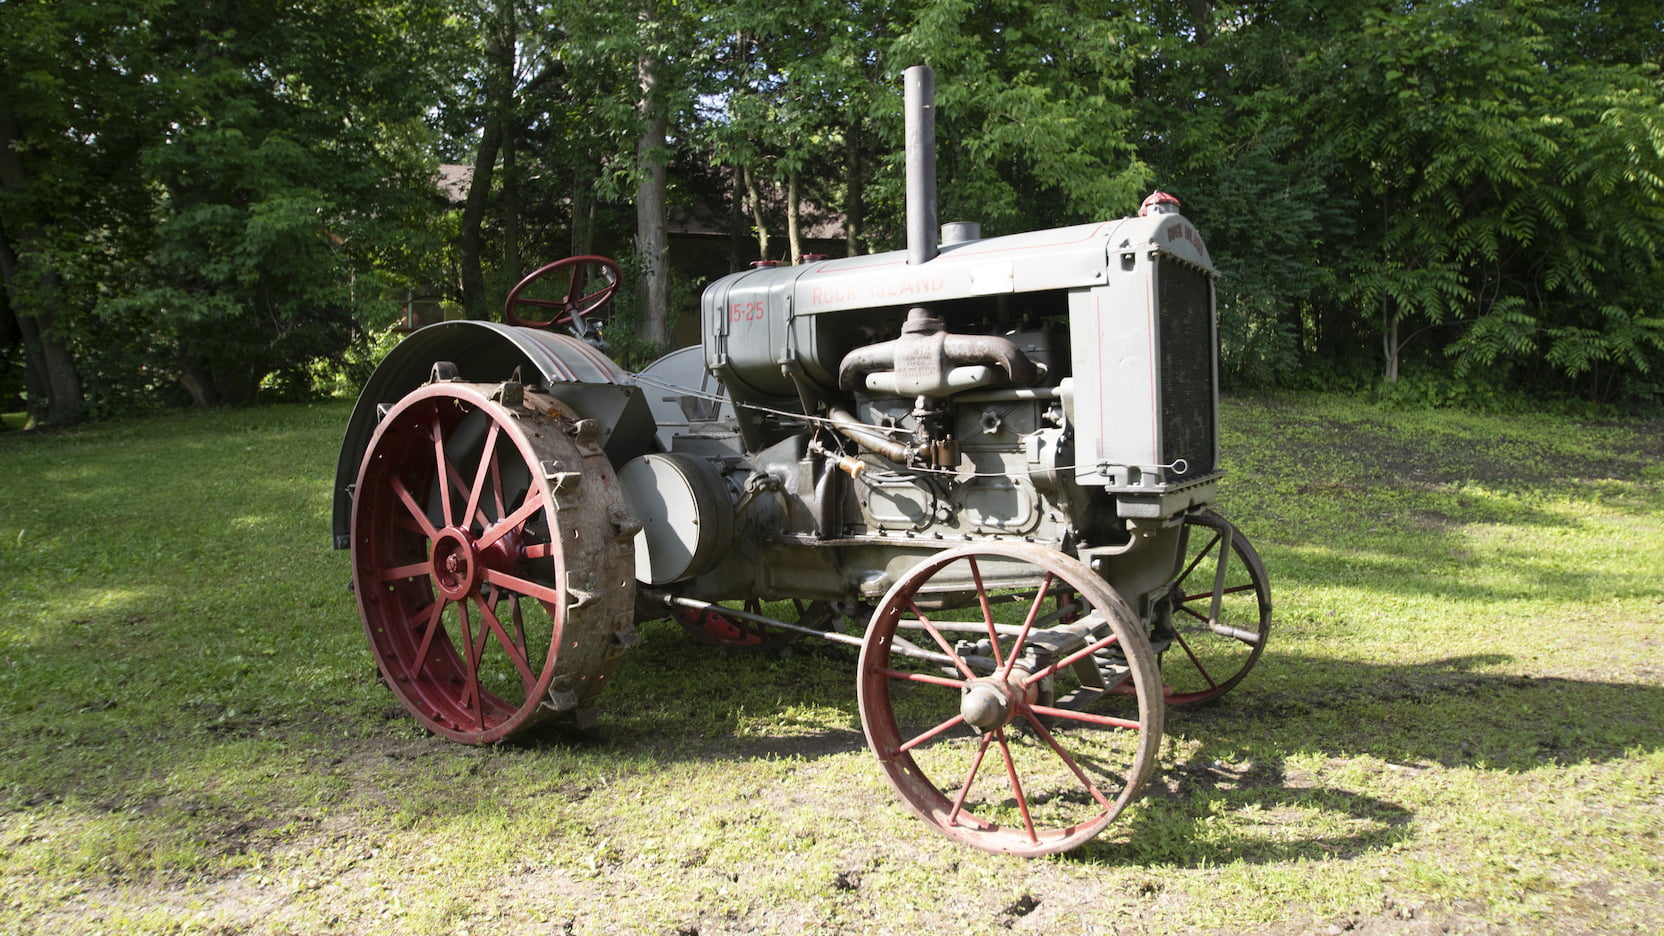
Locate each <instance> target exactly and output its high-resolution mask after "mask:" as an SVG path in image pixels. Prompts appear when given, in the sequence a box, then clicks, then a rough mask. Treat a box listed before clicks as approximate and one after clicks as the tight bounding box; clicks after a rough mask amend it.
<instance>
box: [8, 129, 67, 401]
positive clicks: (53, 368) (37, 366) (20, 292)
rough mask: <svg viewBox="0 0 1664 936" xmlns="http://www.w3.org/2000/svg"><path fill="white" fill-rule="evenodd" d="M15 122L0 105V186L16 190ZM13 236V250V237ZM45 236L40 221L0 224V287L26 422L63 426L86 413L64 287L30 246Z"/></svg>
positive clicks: (20, 186) (21, 177)
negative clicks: (18, 340) (66, 326)
mask: <svg viewBox="0 0 1664 936" xmlns="http://www.w3.org/2000/svg"><path fill="white" fill-rule="evenodd" d="M18 137H19V133H18V128H17V122H16V120H15V118H14V117H13V116H12V114H11V113H10V112H9V111H8V110H7V109H6V108H0V191H4V192H7V193H19V192H21V191H22V190H24V189H25V188H27V183H28V177H27V174H26V173H25V170H24V168H23V160H22V157H21V156H19V154H18V150H17V149H16V148H15V147H14V144H15V143H17V142H18ZM13 237H16V238H17V249H16V250H15V251H14V250H13V243H12V238H13ZM42 240H44V234H43V232H42V231H41V230H40V228H39V226H38V225H36V224H33V223H30V222H27V221H26V222H24V223H23V224H21V225H18V226H17V227H15V228H9V229H8V228H7V227H6V226H3V225H0V287H3V288H4V289H5V290H6V302H7V304H8V305H9V306H10V307H11V311H12V315H13V316H15V318H16V324H17V331H18V332H19V333H20V334H21V336H22V338H23V382H24V385H25V387H27V389H28V393H29V400H28V404H27V409H28V413H29V417H28V421H29V424H30V425H35V424H41V425H47V426H68V425H71V424H73V423H75V422H78V421H79V420H80V419H81V416H82V415H83V414H84V413H85V412H86V408H87V402H86V397H85V395H84V394H83V393H82V390H81V375H80V374H79V373H78V372H77V371H76V369H75V357H74V355H73V354H71V353H70V350H69V345H68V344H67V343H66V342H65V341H64V337H63V333H62V329H61V328H60V325H61V324H62V322H61V318H60V313H61V311H62V309H63V288H62V283H61V282H60V281H59V279H58V271H57V270H56V269H54V268H53V266H52V263H51V261H50V260H48V259H47V258H46V257H45V256H44V255H43V254H42V253H40V252H39V251H37V250H35V249H34V246H35V245H36V244H37V243H39V242H40V241H42Z"/></svg>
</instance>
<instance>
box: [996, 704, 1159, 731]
mask: <svg viewBox="0 0 1664 936" xmlns="http://www.w3.org/2000/svg"><path fill="white" fill-rule="evenodd" d="M1025 708H1027V709H1028V711H1030V712H1033V713H1034V714H1036V715H1050V716H1052V717H1053V718H1067V719H1069V720H1070V721H1078V722H1086V723H1087V724H1091V725H1103V726H1104V727H1106V728H1126V729H1128V730H1131V731H1142V730H1144V726H1143V725H1141V724H1139V723H1138V722H1135V721H1132V720H1130V719H1126V718H1115V717H1113V716H1110V715H1097V714H1094V713H1092V712H1077V711H1075V710H1074V709H1061V708H1053V707H1051V706H1049V705H1029V706H1025Z"/></svg>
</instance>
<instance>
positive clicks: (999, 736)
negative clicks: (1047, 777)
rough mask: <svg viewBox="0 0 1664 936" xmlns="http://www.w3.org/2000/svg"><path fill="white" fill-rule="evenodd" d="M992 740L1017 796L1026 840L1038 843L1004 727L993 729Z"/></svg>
mask: <svg viewBox="0 0 1664 936" xmlns="http://www.w3.org/2000/svg"><path fill="white" fill-rule="evenodd" d="M994 740H996V741H998V742H999V743H1000V753H1001V754H1002V755H1004V756H1005V775H1006V776H1007V777H1009V778H1011V793H1012V795H1013V796H1015V797H1016V798H1017V810H1018V811H1019V812H1021V813H1022V814H1023V828H1025V829H1027V830H1028V840H1029V841H1030V842H1033V843H1034V844H1036V845H1038V844H1039V843H1040V836H1038V835H1036V834H1035V832H1034V817H1033V816H1031V815H1029V811H1028V797H1027V796H1024V795H1023V783H1022V781H1021V780H1018V779H1017V762H1016V761H1014V760H1012V759H1011V745H1009V744H1007V743H1006V741H1005V729H1004V728H996V729H994Z"/></svg>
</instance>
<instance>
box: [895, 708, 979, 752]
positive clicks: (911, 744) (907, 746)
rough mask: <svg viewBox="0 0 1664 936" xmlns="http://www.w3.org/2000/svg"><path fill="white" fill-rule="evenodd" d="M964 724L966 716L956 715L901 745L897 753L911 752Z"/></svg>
mask: <svg viewBox="0 0 1664 936" xmlns="http://www.w3.org/2000/svg"><path fill="white" fill-rule="evenodd" d="M963 724H965V716H963V715H955V716H953V717H952V718H950V719H948V720H947V721H945V722H942V723H941V724H940V725H937V726H936V727H934V728H932V729H930V730H929V731H926V732H925V733H924V734H921V735H919V736H918V737H915V738H914V739H913V740H911V741H908V742H906V743H904V744H902V745H900V746H899V747H897V748H896V753H897V754H900V753H903V752H905V751H911V750H913V749H914V748H916V747H918V746H919V745H921V744H923V743H925V742H926V741H929V740H930V739H931V738H934V737H936V736H938V735H940V734H941V733H942V732H944V731H947V730H949V729H951V728H953V727H954V726H956V725H963Z"/></svg>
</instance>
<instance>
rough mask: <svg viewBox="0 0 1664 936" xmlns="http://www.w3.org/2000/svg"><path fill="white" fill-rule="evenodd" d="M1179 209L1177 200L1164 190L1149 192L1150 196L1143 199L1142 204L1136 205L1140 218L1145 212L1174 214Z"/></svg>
mask: <svg viewBox="0 0 1664 936" xmlns="http://www.w3.org/2000/svg"><path fill="white" fill-rule="evenodd" d="M1178 210H1179V200H1178V199H1177V198H1174V197H1173V196H1171V195H1169V194H1167V193H1166V192H1151V193H1150V197H1149V198H1146V199H1144V204H1142V205H1139V206H1138V216H1139V217H1140V218H1142V217H1144V216H1145V215H1147V214H1152V213H1153V214H1175V213H1177V212H1178Z"/></svg>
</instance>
